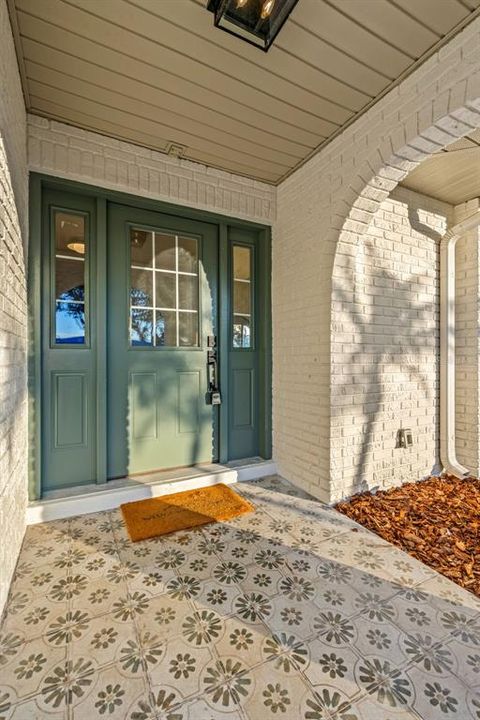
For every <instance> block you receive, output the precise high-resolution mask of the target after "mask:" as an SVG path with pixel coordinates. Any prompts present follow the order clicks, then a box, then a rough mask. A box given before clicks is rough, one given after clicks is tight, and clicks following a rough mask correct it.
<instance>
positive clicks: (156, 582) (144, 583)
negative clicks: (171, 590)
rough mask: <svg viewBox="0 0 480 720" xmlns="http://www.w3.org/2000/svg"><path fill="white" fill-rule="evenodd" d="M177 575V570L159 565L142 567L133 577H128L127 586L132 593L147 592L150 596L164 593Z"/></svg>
mask: <svg viewBox="0 0 480 720" xmlns="http://www.w3.org/2000/svg"><path fill="white" fill-rule="evenodd" d="M176 577H177V573H176V572H175V570H171V569H163V568H159V567H158V565H149V566H146V567H141V568H140V571H139V572H137V573H135V574H134V575H133V577H131V578H127V579H126V581H125V582H126V586H127V588H128V591H129V592H130V594H133V593H135V592H139V593H146V594H147V595H148V596H149V597H154V596H155V595H163V594H164V593H165V592H166V590H167V585H168V584H169V583H170V581H171V580H173V579H174V578H176Z"/></svg>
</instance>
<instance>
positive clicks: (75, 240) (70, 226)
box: [54, 211, 86, 345]
mask: <svg viewBox="0 0 480 720" xmlns="http://www.w3.org/2000/svg"><path fill="white" fill-rule="evenodd" d="M54 227H55V298H54V300H55V334H54V335H55V344H56V345H66V344H68V345H70V344H73V345H84V344H85V319H86V318H85V255H86V238H85V217H84V216H82V215H76V214H74V213H66V212H60V211H56V212H55V214H54Z"/></svg>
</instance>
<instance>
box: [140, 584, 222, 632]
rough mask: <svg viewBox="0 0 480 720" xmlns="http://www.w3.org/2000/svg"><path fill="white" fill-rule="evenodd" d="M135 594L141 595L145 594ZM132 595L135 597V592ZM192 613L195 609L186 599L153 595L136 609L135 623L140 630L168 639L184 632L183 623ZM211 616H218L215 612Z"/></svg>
mask: <svg viewBox="0 0 480 720" xmlns="http://www.w3.org/2000/svg"><path fill="white" fill-rule="evenodd" d="M136 595H137V597H142V596H143V595H145V594H144V593H137V594H136ZM132 597H135V593H134V594H133V595H132ZM145 597H147V596H146V595H145ZM142 604H143V603H142ZM194 614H195V610H194V608H193V607H192V605H191V603H190V602H189V601H188V600H176V601H175V600H173V599H172V597H171V596H170V595H167V594H164V595H155V596H154V597H147V602H146V604H145V607H139V608H138V609H137V614H136V617H135V624H136V626H137V628H138V630H139V631H141V632H153V633H155V634H159V635H161V637H162V638H163V639H165V640H168V639H169V638H171V637H174V636H181V635H182V634H183V633H184V629H185V628H184V625H185V624H186V623H187V622H188V621H189V618H192V617H193V616H194ZM213 616H214V617H218V616H217V615H216V613H214V614H213Z"/></svg>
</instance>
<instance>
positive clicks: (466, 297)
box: [454, 199, 480, 476]
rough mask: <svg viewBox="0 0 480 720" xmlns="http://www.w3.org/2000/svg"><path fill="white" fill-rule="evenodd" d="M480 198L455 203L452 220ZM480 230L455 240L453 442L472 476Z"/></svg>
mask: <svg viewBox="0 0 480 720" xmlns="http://www.w3.org/2000/svg"><path fill="white" fill-rule="evenodd" d="M479 206H480V202H479V200H478V199H477V200H471V201H470V202H466V203H464V204H463V205H458V206H457V207H456V208H455V210H454V222H455V223H459V222H461V221H462V220H465V218H467V217H469V216H470V215H473V213H474V212H476V211H477V210H478V208H479ZM479 244H480V232H479V230H478V229H476V230H472V231H470V232H468V233H466V234H465V235H464V236H463V237H461V238H459V239H458V240H457V245H456V248H455V262H456V302H455V343H456V344H455V365H456V372H455V392H456V397H455V441H456V449H457V458H458V460H459V461H460V462H461V463H462V464H463V465H464V466H465V467H467V468H468V469H469V470H470V471H471V472H472V473H473V474H474V475H477V476H478V475H479V474H480V433H479V421H480V417H479V411H480V385H479V369H480V368H479V363H480V352H479V351H480V338H479V332H478V329H479V325H480V302H479V301H480V282H479V272H480V267H479V261H480V252H479V249H480V248H479Z"/></svg>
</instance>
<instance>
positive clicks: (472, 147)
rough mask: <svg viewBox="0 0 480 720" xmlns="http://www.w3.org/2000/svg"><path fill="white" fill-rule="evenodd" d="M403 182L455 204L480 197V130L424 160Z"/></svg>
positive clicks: (414, 188) (412, 187)
mask: <svg viewBox="0 0 480 720" xmlns="http://www.w3.org/2000/svg"><path fill="white" fill-rule="evenodd" d="M402 185H404V186H405V187H407V188H410V190H415V191H416V192H420V193H422V194H423V195H429V196H430V197H434V198H437V199H438V200H443V202H447V203H450V204H451V205H460V203H463V202H466V201H467V200H472V199H473V198H476V197H480V130H475V131H474V132H473V133H471V134H470V135H469V136H468V137H465V138H462V139H461V140H457V141H456V142H454V143H452V144H451V145H449V146H448V147H446V148H445V150H442V151H441V152H438V153H436V154H435V155H432V157H431V158H428V160H424V161H423V162H422V163H421V164H420V165H419V166H418V168H416V169H415V170H413V171H412V172H411V173H409V174H408V175H407V177H406V178H405V180H404V181H403V182H402Z"/></svg>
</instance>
